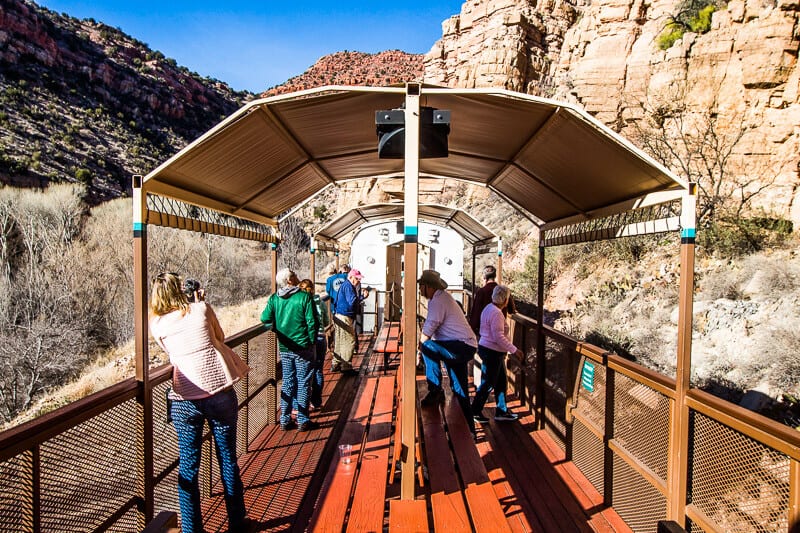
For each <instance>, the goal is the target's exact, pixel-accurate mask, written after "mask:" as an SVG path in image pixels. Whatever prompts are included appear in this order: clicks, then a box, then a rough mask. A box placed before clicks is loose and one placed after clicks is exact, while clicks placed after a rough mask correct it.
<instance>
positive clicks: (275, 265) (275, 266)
mask: <svg viewBox="0 0 800 533" xmlns="http://www.w3.org/2000/svg"><path fill="white" fill-rule="evenodd" d="M270 248H272V254H271V259H272V280H271V282H272V283H271V285H270V286H271V287H272V294H275V293H276V292H278V281H277V279H276V278H275V276H276V275H277V274H278V245H277V244H275V243H272V245H270Z"/></svg>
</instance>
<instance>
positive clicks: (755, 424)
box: [687, 389, 800, 461]
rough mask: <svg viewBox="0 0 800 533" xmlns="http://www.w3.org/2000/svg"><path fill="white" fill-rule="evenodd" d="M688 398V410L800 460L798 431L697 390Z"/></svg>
mask: <svg viewBox="0 0 800 533" xmlns="http://www.w3.org/2000/svg"><path fill="white" fill-rule="evenodd" d="M687 397H688V399H689V401H688V404H689V407H690V408H691V409H694V410H695V411H697V412H699V413H702V414H704V415H706V416H708V417H709V418H713V419H714V420H717V421H719V422H721V423H723V424H725V425H727V426H729V427H730V428H732V429H734V430H736V431H738V432H740V433H742V434H744V435H747V436H748V437H750V438H752V439H754V440H757V441H759V442H761V443H763V444H766V445H767V446H770V447H771V448H774V449H775V450H778V451H779V452H781V453H783V454H786V455H788V456H789V457H791V458H792V459H794V460H795V461H800V431H797V430H796V429H793V428H791V427H789V426H785V425H783V424H781V423H780V422H776V421H775V420H772V419H770V418H767V417H765V416H763V415H760V414H758V413H755V412H753V411H750V410H749V409H745V408H744V407H741V406H739V405H736V404H733V403H731V402H728V401H726V400H723V399H722V398H718V397H716V396H714V395H713V394H709V393H707V392H705V391H702V390H699V389H690V390H689V391H688V392H687Z"/></svg>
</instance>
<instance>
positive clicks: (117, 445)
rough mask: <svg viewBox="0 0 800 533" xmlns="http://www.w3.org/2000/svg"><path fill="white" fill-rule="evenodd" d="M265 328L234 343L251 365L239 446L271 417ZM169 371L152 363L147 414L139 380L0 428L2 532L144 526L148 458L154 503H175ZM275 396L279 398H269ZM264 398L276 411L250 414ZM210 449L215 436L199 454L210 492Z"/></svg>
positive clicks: (269, 344)
mask: <svg viewBox="0 0 800 533" xmlns="http://www.w3.org/2000/svg"><path fill="white" fill-rule="evenodd" d="M264 333H265V332H264V331H263V327H261V326H259V327H256V328H251V330H248V332H244V333H243V334H240V335H238V336H236V337H235V338H236V339H238V340H234V341H233V344H232V345H234V346H235V349H236V350H238V351H239V353H240V355H242V356H243V357H247V358H250V359H251V366H252V367H253V371H252V372H251V373H250V376H249V378H248V380H244V381H242V382H240V383H238V384H237V385H236V391H237V396H238V398H239V404H240V406H242V405H244V404H246V407H245V408H243V409H242V410H241V411H240V418H239V427H238V431H239V436H240V437H241V438H240V442H239V447H238V448H239V449H238V451H239V453H243V452H245V451H246V450H247V447H248V441H249V440H252V439H253V438H255V437H256V436H257V435H258V433H259V432H260V431H261V429H263V428H264V426H265V425H266V424H267V423H271V422H274V419H275V413H274V406H275V405H276V402H277V400H276V398H275V392H276V387H275V380H276V378H275V374H274V370H275V367H276V364H275V354H276V352H277V348H276V346H275V344H276V343H275V337H274V335H273V334H271V333H270V334H264ZM252 357H255V358H256V360H257V361H258V365H253V364H252V363H253V362H254V361H253V360H252ZM270 359H271V363H270ZM262 363H263V364H262ZM270 372H272V373H271V374H270ZM169 378H170V373H169V368H160V369H154V370H151V380H150V382H151V385H152V417H151V418H150V419H149V420H147V421H144V420H143V418H144V417H143V416H142V415H143V412H144V410H143V408H142V403H141V401H140V398H139V395H140V394H141V390H142V387H141V384H137V382H136V381H134V380H132V379H131V380H126V381H124V382H122V383H119V384H117V385H114V386H112V387H110V388H109V389H106V390H105V391H101V392H99V393H96V394H94V395H92V396H90V397H87V398H84V399H83V400H80V401H78V402H75V403H74V404H71V405H68V406H65V407H63V408H61V409H59V410H57V411H55V412H53V413H48V414H47V415H45V416H43V417H41V418H40V419H36V420H33V421H31V422H29V423H26V424H23V425H21V426H18V427H16V428H13V429H12V430H9V431H7V432H5V433H3V434H0V457H1V458H0V531H9V532H12V531H13V532H15V533H16V532H35V533H39V532H70V531H76V532H77V531H81V532H83V531H119V532H130V531H137V530H139V529H140V528H141V527H142V526H143V524H144V522H143V518H144V517H143V516H142V515H141V514H140V509H139V507H138V503H139V502H140V501H141V498H142V494H143V479H142V477H141V475H140V472H141V462H142V460H143V458H144V457H146V456H150V457H152V461H153V478H152V479H151V480H149V483H151V486H152V489H153V501H152V502H151V503H152V507H153V508H154V510H155V512H159V511H162V510H168V511H176V510H177V509H178V498H177V461H178V445H177V437H176V436H175V430H174V429H173V428H172V426H171V425H170V424H169V423H167V421H166V399H165V398H166V391H167V389H168V387H169V386H170V384H171V382H170V379H169ZM253 384H256V386H253ZM270 384H271V386H270ZM248 391H249V394H250V397H249V401H247V400H248ZM269 394H272V395H273V397H272V398H263V396H267V395H269ZM258 405H266V406H273V407H272V413H271V414H270V413H269V412H266V413H263V412H257V411H256V412H254V411H253V408H254V407H255V406H258ZM248 413H253V414H254V415H255V416H248ZM148 418H149V417H148ZM143 423H146V424H150V427H151V428H152V435H153V439H152V442H151V443H150V445H144V443H143V441H142V440H141V438H140V431H139V428H140V427H141V426H140V425H141V424H143ZM211 451H212V449H211V443H210V440H209V441H208V443H207V445H206V448H205V450H204V453H203V454H202V456H203V459H202V461H201V490H202V492H201V494H203V495H208V494H210V491H211V489H212V487H214V485H215V483H216V480H217V478H218V475H219V474H218V468H217V467H216V465H215V464H214V462H215V461H216V459H215V458H214V459H212V458H213V457H214V454H213V453H211Z"/></svg>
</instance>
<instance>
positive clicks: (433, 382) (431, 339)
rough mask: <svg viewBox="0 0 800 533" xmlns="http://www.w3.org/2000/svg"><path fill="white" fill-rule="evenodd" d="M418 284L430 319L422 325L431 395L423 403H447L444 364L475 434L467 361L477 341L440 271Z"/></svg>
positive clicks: (422, 346)
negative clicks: (425, 300) (425, 301)
mask: <svg viewBox="0 0 800 533" xmlns="http://www.w3.org/2000/svg"><path fill="white" fill-rule="evenodd" d="M417 283H418V284H419V293H420V295H422V296H424V297H425V298H427V300H428V316H427V317H426V318H425V323H424V324H423V326H422V335H421V337H420V344H419V350H420V352H421V353H422V357H423V359H424V361H425V378H426V379H427V381H428V394H427V395H426V396H425V397H424V398H423V399H422V401H421V403H422V405H424V406H429V405H436V404H437V403H439V402H441V401H443V400H444V393H443V392H442V368H441V366H440V363H444V366H445V367H447V373H448V375H449V376H450V385H451V387H452V388H453V393H454V394H455V395H456V398H457V399H458V404H459V405H460V406H461V410H462V411H463V412H464V417H465V418H466V420H467V424H468V425H469V428H470V431H471V432H472V434H473V435H474V434H475V424H474V421H473V419H472V411H471V410H470V404H469V396H468V390H469V389H468V383H467V362H469V361H470V360H471V359H472V357H473V355H475V350H476V349H477V347H478V341H477V339H476V337H475V333H473V331H472V328H470V326H469V323H468V322H467V319H466V317H465V316H464V312H463V311H462V310H461V307H460V306H459V305H458V303H456V301H455V300H454V299H453V297H452V296H451V295H450V293H448V292H447V291H445V289H446V288H447V283H446V282H445V281H444V280H443V279H442V278H441V276H440V275H439V273H438V272H436V271H435V270H423V271H422V275H421V276H420V278H419V279H418V280H417Z"/></svg>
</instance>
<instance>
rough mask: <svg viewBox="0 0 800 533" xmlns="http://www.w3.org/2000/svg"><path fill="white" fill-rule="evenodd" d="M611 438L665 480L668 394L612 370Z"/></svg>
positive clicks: (667, 439) (667, 441)
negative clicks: (612, 422) (612, 434)
mask: <svg viewBox="0 0 800 533" xmlns="http://www.w3.org/2000/svg"><path fill="white" fill-rule="evenodd" d="M614 441H615V442H616V443H617V444H618V445H619V446H620V447H622V448H624V449H625V450H626V451H627V452H628V453H629V454H630V455H631V456H632V457H633V458H634V459H635V460H636V461H638V462H639V463H641V464H642V465H643V466H644V467H646V468H647V469H649V470H650V471H651V472H652V473H653V474H654V475H655V476H656V477H658V478H659V479H661V480H662V481H664V482H666V480H667V459H668V453H669V450H668V447H669V398H667V397H666V396H663V395H661V394H659V393H658V392H656V391H655V390H653V389H651V388H650V387H648V386H647V385H645V384H643V383H638V382H637V381H635V380H634V379H632V378H629V377H627V376H625V375H623V374H620V373H616V376H615V383H614Z"/></svg>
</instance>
